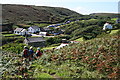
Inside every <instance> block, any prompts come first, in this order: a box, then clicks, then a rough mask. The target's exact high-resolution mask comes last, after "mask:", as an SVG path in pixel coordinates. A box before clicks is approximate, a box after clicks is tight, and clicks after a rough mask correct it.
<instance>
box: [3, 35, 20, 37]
mask: <svg viewBox="0 0 120 80" xmlns="http://www.w3.org/2000/svg"><path fill="white" fill-rule="evenodd" d="M2 35H3V36H5V37H8V36H9V37H10V36H11V37H12V36H19V35H17V34H2Z"/></svg>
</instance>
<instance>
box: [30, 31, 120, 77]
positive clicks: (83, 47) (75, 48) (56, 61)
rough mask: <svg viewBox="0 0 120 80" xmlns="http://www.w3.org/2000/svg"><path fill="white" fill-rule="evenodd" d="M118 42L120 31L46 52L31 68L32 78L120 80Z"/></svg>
mask: <svg viewBox="0 0 120 80" xmlns="http://www.w3.org/2000/svg"><path fill="white" fill-rule="evenodd" d="M119 38H120V31H119V32H118V33H117V34H114V35H111V36H106V37H103V38H96V39H92V40H88V41H84V42H81V43H79V44H71V45H69V46H66V47H64V48H62V49H60V50H55V51H47V52H46V54H44V55H43V56H42V57H41V58H40V59H39V60H37V61H36V62H34V64H33V65H32V66H33V67H34V69H36V70H35V72H34V73H35V74H33V77H39V76H40V73H47V74H49V75H54V76H59V77H60V78H118V77H119V75H120V74H119V70H120V63H119V62H120V61H119V60H120V58H119V56H120V55H119V43H120V40H119ZM35 75H37V76H35Z"/></svg>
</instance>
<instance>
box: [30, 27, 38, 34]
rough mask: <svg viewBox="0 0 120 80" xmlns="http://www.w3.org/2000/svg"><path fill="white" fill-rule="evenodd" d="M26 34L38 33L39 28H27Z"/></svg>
mask: <svg viewBox="0 0 120 80" xmlns="http://www.w3.org/2000/svg"><path fill="white" fill-rule="evenodd" d="M28 32H29V33H36V32H40V28H39V27H38V26H31V27H29V28H28Z"/></svg>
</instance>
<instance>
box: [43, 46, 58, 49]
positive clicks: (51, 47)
mask: <svg viewBox="0 0 120 80" xmlns="http://www.w3.org/2000/svg"><path fill="white" fill-rule="evenodd" d="M56 47H57V46H54V47H45V48H42V50H48V49H53V48H56Z"/></svg>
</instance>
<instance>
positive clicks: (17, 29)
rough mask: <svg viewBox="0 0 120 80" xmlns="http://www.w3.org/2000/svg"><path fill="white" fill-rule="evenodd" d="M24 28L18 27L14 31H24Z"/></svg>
mask: <svg viewBox="0 0 120 80" xmlns="http://www.w3.org/2000/svg"><path fill="white" fill-rule="evenodd" d="M22 30H23V28H16V29H15V30H14V31H22Z"/></svg>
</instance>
